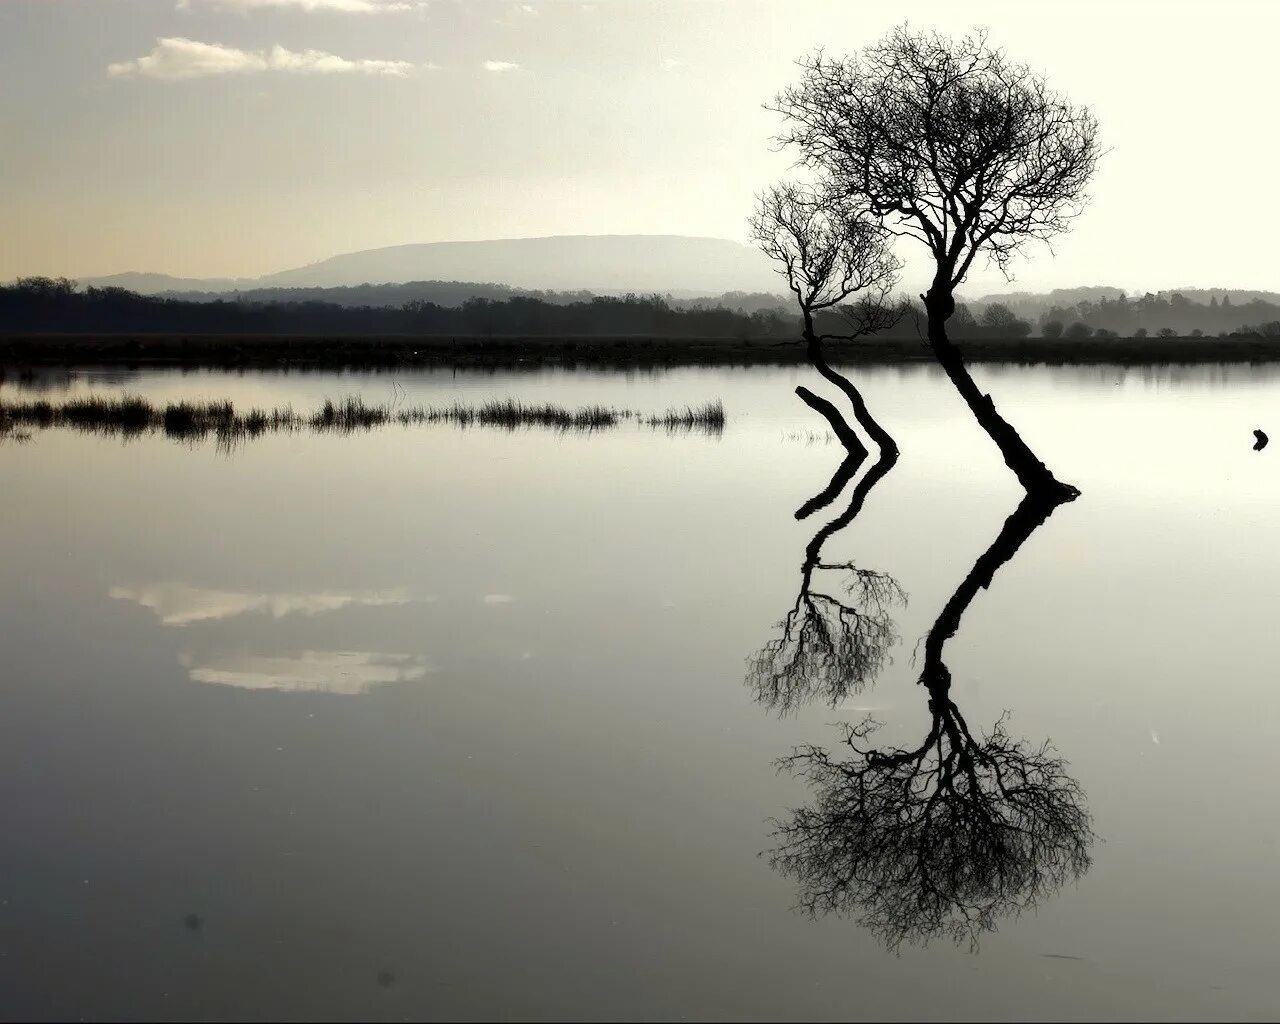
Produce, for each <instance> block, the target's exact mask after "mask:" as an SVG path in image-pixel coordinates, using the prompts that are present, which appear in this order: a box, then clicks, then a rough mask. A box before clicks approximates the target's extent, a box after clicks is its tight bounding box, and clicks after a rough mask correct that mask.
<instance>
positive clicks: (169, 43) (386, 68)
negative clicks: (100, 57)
mask: <svg viewBox="0 0 1280 1024" xmlns="http://www.w3.org/2000/svg"><path fill="white" fill-rule="evenodd" d="M412 70H413V65H412V64H411V63H409V61H404V60H349V59H347V58H346V57H339V56H337V55H335V54H332V53H325V52H324V51H323V50H302V51H301V52H295V51H293V50H287V49H285V48H284V47H283V46H273V47H272V48H271V49H270V50H269V51H263V50H238V49H236V48H235V47H232V46H220V45H219V44H217V43H201V42H198V41H196V40H194V39H186V38H183V37H182V36H169V37H165V38H161V39H157V40H156V46H155V49H153V50H152V51H151V52H150V53H149V54H147V55H146V56H144V57H135V58H134V59H133V60H126V61H120V62H119V63H116V64H108V65H107V74H108V75H110V76H112V77H113V78H160V79H168V80H171V81H172V80H178V79H184V78H203V77H206V76H209V75H240V74H253V73H260V72H264V71H276V72H283V73H286V74H364V75H391V76H394V77H397V78H403V77H405V76H406V75H408V74H409V72H410V71H412Z"/></svg>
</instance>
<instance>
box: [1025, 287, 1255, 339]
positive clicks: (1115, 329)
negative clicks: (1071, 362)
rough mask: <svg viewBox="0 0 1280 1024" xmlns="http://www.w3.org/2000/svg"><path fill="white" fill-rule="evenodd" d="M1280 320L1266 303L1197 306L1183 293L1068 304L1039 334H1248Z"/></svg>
mask: <svg viewBox="0 0 1280 1024" xmlns="http://www.w3.org/2000/svg"><path fill="white" fill-rule="evenodd" d="M1275 321H1280V305H1277V304H1276V303H1274V302H1270V301H1267V300H1265V299H1261V298H1255V299H1252V300H1250V301H1248V302H1232V301H1231V297H1230V296H1229V295H1226V294H1224V295H1223V296H1222V298H1221V299H1219V298H1218V297H1217V296H1216V295H1212V296H1210V297H1209V301H1208V302H1195V301H1192V300H1191V299H1190V298H1188V297H1187V296H1186V295H1184V294H1182V293H1181V292H1171V293H1167V294H1165V293H1162V294H1158V295H1157V294H1153V293H1151V292H1148V293H1146V294H1145V295H1143V296H1141V297H1138V298H1129V297H1128V296H1126V295H1124V294H1123V293H1122V294H1120V295H1119V296H1118V297H1116V298H1107V297H1105V296H1104V297H1102V298H1099V299H1096V300H1093V301H1089V300H1085V301H1081V302H1077V303H1072V304H1069V305H1054V306H1050V307H1049V308H1048V309H1047V310H1046V311H1045V312H1044V313H1043V314H1042V316H1041V318H1040V323H1039V328H1040V330H1039V333H1041V334H1043V335H1044V336H1046V337H1058V336H1064V337H1090V336H1103V337H1106V336H1114V337H1121V338H1133V337H1138V338H1140V337H1144V336H1155V337H1173V336H1180V337H1197V336H1200V335H1215V336H1217V335H1223V336H1225V335H1230V334H1232V333H1234V332H1241V333H1249V332H1250V330H1251V329H1250V328H1248V327H1247V325H1250V324H1266V323H1272V322H1275Z"/></svg>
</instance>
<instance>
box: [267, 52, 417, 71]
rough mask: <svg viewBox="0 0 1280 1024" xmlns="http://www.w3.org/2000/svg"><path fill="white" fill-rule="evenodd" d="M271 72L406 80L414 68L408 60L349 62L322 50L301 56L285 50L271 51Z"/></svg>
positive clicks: (269, 58) (269, 60) (304, 53)
mask: <svg viewBox="0 0 1280 1024" xmlns="http://www.w3.org/2000/svg"><path fill="white" fill-rule="evenodd" d="M267 61H268V66H269V67H270V69H271V70H272V71H291V72H298V73H301V74H322V75H328V74H344V73H347V72H356V73H358V74H363V75H395V76H398V77H403V76H404V75H407V74H408V73H409V71H410V70H411V69H412V68H413V65H412V64H410V63H409V62H408V61H407V60H347V58H345V57H338V56H336V55H335V54H332V53H325V52H324V51H323V50H303V51H301V52H300V53H298V52H294V51H293V50H286V49H285V48H284V47H283V46H273V47H271V54H270V56H269V57H268V58H267Z"/></svg>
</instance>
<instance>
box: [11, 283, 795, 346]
mask: <svg viewBox="0 0 1280 1024" xmlns="http://www.w3.org/2000/svg"><path fill="white" fill-rule="evenodd" d="M0 332H4V333H9V334H16V333H60V334H94V333H98V334H121V333H140V334H147V333H150V334H188V333H189V334H257V335H271V334H296V335H332V336H344V335H345V336H357V335H378V334H410V335H413V334H420V335H465V336H479V337H483V336H577V335H613V336H618V335H645V336H651V337H710V338H718V337H724V338H787V337H793V336H794V335H795V334H796V333H797V332H798V322H797V319H796V316H795V315H793V314H792V313H791V312H790V311H783V310H781V309H773V310H757V311H755V312H753V313H745V312H741V311H738V310H733V309H727V308H725V307H723V306H714V307H707V306H702V305H692V306H690V307H687V308H677V307H676V306H675V305H673V303H672V302H671V301H670V300H669V299H667V298H664V297H662V296H640V295H624V296H620V297H610V296H593V297H591V298H590V299H586V300H581V301H575V302H568V303H552V302H547V301H545V300H544V299H539V298H533V297H529V296H513V297H511V298H507V299H487V298H470V299H467V300H466V301H464V302H463V303H462V304H461V305H459V306H444V305H440V304H438V303H434V302H426V301H422V300H413V301H409V302H405V303H403V304H402V305H400V306H344V305H339V304H337V303H332V302H318V301H305V302H245V301H227V300H225V299H215V300H213V301H210V302H191V301H186V300H183V299H174V298H163V297H160V296H149V295H138V294H136V293H135V292H131V291H127V290H126V289H123V288H115V287H108V288H94V287H90V288H86V289H83V290H81V289H78V288H77V287H76V285H75V282H73V281H69V280H66V279H65V278H63V279H56V280H55V279H50V278H23V279H21V280H19V281H18V282H17V283H15V284H13V285H10V286H6V287H0Z"/></svg>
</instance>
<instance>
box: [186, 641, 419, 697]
mask: <svg viewBox="0 0 1280 1024" xmlns="http://www.w3.org/2000/svg"><path fill="white" fill-rule="evenodd" d="M180 660H181V661H182V664H183V665H185V666H186V668H187V670H188V672H189V674H190V676H191V680H192V682H196V683H210V684H213V685H215V686H236V687H240V688H241V689H246V690H288V691H293V692H304V693H316V692H318V693H343V694H360V693H368V692H369V690H370V689H371V688H373V687H375V686H387V685H390V684H394V683H412V682H417V681H418V680H420V679H422V678H423V677H424V676H426V674H427V673H428V672H429V671H431V669H430V668H429V666H428V665H427V661H426V659H425V658H424V657H422V656H421V655H416V654H382V653H379V652H374V651H297V652H294V653H290V654H277V655H260V654H226V655H215V656H213V657H208V658H196V657H193V656H192V655H189V654H183V655H181V659H180Z"/></svg>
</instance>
